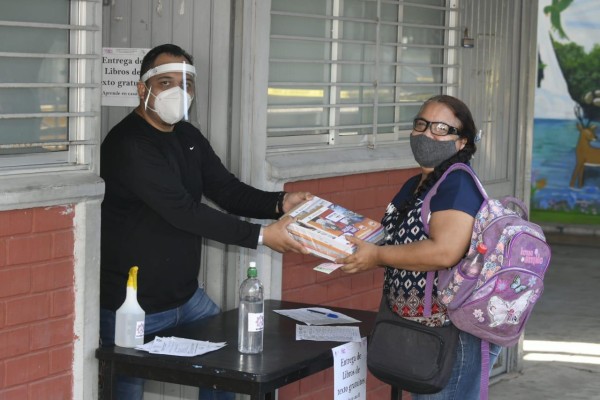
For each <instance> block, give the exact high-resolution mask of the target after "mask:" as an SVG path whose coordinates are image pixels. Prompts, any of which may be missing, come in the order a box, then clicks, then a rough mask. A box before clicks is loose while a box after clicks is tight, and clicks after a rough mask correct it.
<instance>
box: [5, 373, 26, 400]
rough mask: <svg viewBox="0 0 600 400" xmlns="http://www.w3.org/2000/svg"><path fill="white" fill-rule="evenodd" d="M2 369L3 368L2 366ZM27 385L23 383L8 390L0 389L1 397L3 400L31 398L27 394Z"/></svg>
mask: <svg viewBox="0 0 600 400" xmlns="http://www.w3.org/2000/svg"><path fill="white" fill-rule="evenodd" d="M0 369H1V368H0ZM0 387H2V385H0ZM27 392H28V390H27V385H21V386H18V387H13V388H10V389H6V390H0V399H2V400H23V399H27V398H29V397H28V395H27Z"/></svg>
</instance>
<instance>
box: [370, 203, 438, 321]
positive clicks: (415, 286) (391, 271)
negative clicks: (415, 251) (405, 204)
mask: <svg viewBox="0 0 600 400" xmlns="http://www.w3.org/2000/svg"><path fill="white" fill-rule="evenodd" d="M422 203H423V200H422V199H419V200H418V201H417V204H416V205H415V207H414V208H412V209H411V210H410V211H409V212H408V214H407V215H406V218H404V219H403V220H402V221H399V219H400V217H401V215H400V212H399V211H398V210H397V209H396V206H395V205H394V204H393V203H390V204H389V205H388V207H387V210H386V212H385V216H384V217H383V220H382V221H381V222H382V224H383V226H384V227H385V229H386V233H387V239H386V244H387V245H397V244H406V243H411V242H415V241H418V240H423V239H427V238H428V236H427V234H426V233H425V231H424V230H423V222H421V205H422ZM426 281H427V272H416V271H407V270H404V269H398V268H391V267H387V268H386V269H385V277H384V282H383V292H384V293H385V295H386V297H387V300H388V305H389V306H390V308H391V309H392V310H393V311H394V312H395V313H397V314H398V315H400V316H401V317H404V318H408V319H411V320H413V321H417V322H421V323H422V324H425V325H428V326H442V325H443V324H445V323H447V322H449V319H448V314H447V313H446V307H445V306H444V305H442V304H441V303H440V302H439V301H438V299H437V274H436V276H435V281H434V285H433V300H432V302H431V317H424V316H423V307H424V300H423V299H424V297H425V282H426Z"/></svg>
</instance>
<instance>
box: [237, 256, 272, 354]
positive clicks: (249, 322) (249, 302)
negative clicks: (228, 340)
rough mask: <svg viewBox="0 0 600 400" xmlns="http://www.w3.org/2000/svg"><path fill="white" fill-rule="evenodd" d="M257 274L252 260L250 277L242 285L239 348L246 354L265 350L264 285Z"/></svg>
mask: <svg viewBox="0 0 600 400" xmlns="http://www.w3.org/2000/svg"><path fill="white" fill-rule="evenodd" d="M257 275H258V273H257V271H256V263H255V262H251V263H250V267H249V268H248V274H247V276H248V278H247V279H246V280H244V282H242V284H241V285H240V307H239V314H238V350H239V351H240V352H242V353H246V354H256V353H260V352H262V350H263V330H264V327H265V314H264V300H263V285H262V283H261V282H260V280H258V278H257Z"/></svg>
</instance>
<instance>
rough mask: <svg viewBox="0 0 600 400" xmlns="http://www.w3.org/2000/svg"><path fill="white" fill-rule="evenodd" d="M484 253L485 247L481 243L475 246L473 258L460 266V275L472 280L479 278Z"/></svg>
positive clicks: (485, 251)
mask: <svg viewBox="0 0 600 400" xmlns="http://www.w3.org/2000/svg"><path fill="white" fill-rule="evenodd" d="M485 253H487V246H486V245H485V244H483V243H479V244H477V252H476V253H475V257H473V259H472V260H471V261H469V262H467V263H464V264H463V265H462V266H461V269H462V273H463V274H464V275H466V276H469V277H472V278H474V277H476V276H479V273H480V272H481V268H483V258H484V257H485Z"/></svg>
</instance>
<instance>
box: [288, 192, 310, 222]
mask: <svg viewBox="0 0 600 400" xmlns="http://www.w3.org/2000/svg"><path fill="white" fill-rule="evenodd" d="M312 198H313V195H312V194H310V192H291V193H286V194H285V196H284V197H283V212H284V213H286V212H288V211H290V210H291V209H292V208H294V207H296V206H297V205H298V204H300V203H302V202H304V201H306V200H310V199H312ZM286 226H287V225H286Z"/></svg>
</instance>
